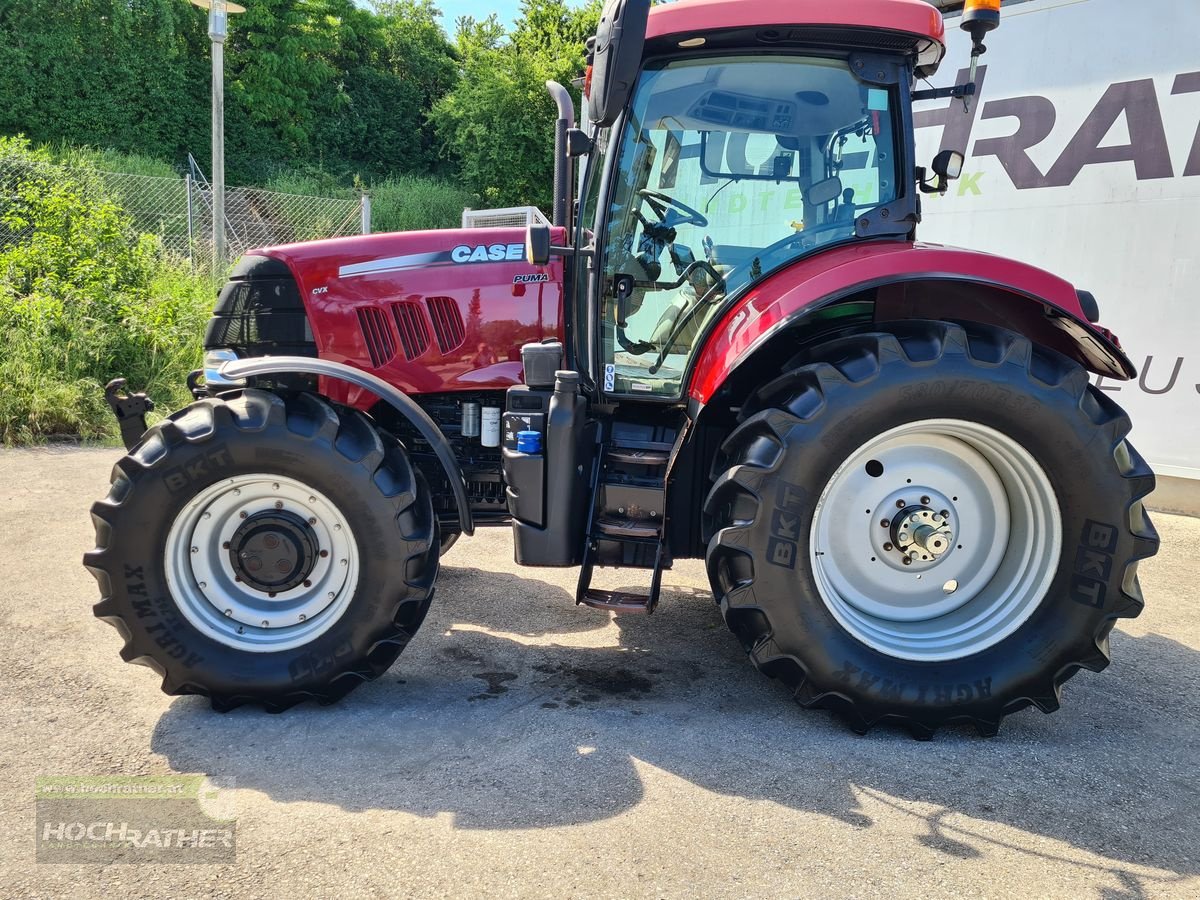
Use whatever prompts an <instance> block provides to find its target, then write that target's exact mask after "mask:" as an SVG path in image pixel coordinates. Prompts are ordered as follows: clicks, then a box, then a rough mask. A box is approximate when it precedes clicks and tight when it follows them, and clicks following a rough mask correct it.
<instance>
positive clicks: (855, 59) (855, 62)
mask: <svg viewBox="0 0 1200 900" xmlns="http://www.w3.org/2000/svg"><path fill="white" fill-rule="evenodd" d="M850 71H851V72H853V73H854V77H855V78H857V79H858V80H859V81H861V82H863V83H864V84H878V85H892V84H899V83H900V81H901V80H902V79H903V78H904V77H905V76H906V75H907V73H908V69H907V68H906V67H905V65H904V63H903V62H901V61H900V60H899V59H898V58H897V57H895V56H888V55H885V54H882V53H851V54H850Z"/></svg>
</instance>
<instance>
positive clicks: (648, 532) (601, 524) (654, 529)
mask: <svg viewBox="0 0 1200 900" xmlns="http://www.w3.org/2000/svg"><path fill="white" fill-rule="evenodd" d="M596 531H598V532H599V534H598V535H597V537H600V536H603V537H607V538H614V539H618V540H619V539H621V538H632V539H634V540H641V541H654V542H657V541H658V540H659V538H661V537H662V531H661V530H660V529H659V527H658V524H657V523H655V522H647V521H644V520H638V519H604V518H600V519H597V520H596Z"/></svg>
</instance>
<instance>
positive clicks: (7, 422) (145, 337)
mask: <svg viewBox="0 0 1200 900" xmlns="http://www.w3.org/2000/svg"><path fill="white" fill-rule="evenodd" d="M0 173H3V175H2V176H0V338H2V339H3V340H4V342H5V346H6V350H5V353H4V356H3V358H2V359H0V385H3V390H0V441H2V442H3V443H6V444H13V443H24V442H28V441H32V440H36V439H38V438H43V437H48V436H54V435H70V436H79V437H83V438H108V437H111V436H112V435H113V434H114V433H115V427H114V423H113V421H112V419H111V414H110V413H109V412H108V411H107V409H106V407H105V405H104V401H103V387H104V384H105V383H106V382H107V381H108V380H109V379H111V378H113V377H115V376H117V375H124V376H126V377H128V378H129V380H130V383H131V384H134V385H137V386H138V387H144V388H145V389H146V390H148V392H149V393H150V394H151V395H152V396H154V397H155V399H156V400H158V401H159V402H160V404H161V405H162V406H165V407H166V408H173V407H176V406H179V405H182V404H183V403H186V402H187V399H188V398H187V393H186V387H185V384H184V377H185V376H186V374H187V372H188V371H190V370H191V369H193V368H195V367H196V366H197V365H198V364H199V361H200V355H201V350H200V340H199V336H200V334H201V331H202V328H203V324H204V321H205V320H206V319H207V317H208V315H209V313H210V310H211V297H212V294H211V283H210V282H209V281H208V280H207V279H203V278H196V277H193V276H192V275H191V274H190V273H189V272H188V271H187V270H186V268H183V266H182V263H179V262H175V261H172V260H170V259H168V258H167V257H166V256H165V255H164V254H163V252H162V248H161V245H160V243H159V241H158V239H157V238H155V237H154V236H151V235H146V234H137V233H136V232H135V231H134V230H133V229H132V227H131V225H130V222H129V220H128V218H127V217H126V216H125V215H124V214H123V213H122V212H121V210H120V208H119V207H118V206H117V205H116V204H115V203H114V202H113V200H112V199H111V198H109V197H108V196H106V195H105V193H104V190H103V187H102V185H101V182H100V181H99V180H98V179H97V178H95V177H94V176H91V175H89V174H88V173H87V172H86V171H78V170H71V171H68V170H67V169H65V168H64V167H62V166H60V165H57V164H55V163H54V162H53V161H52V159H51V157H50V155H49V154H48V153H47V152H46V151H39V150H31V149H30V148H29V145H28V142H26V141H25V140H24V139H22V138H15V139H5V138H0Z"/></svg>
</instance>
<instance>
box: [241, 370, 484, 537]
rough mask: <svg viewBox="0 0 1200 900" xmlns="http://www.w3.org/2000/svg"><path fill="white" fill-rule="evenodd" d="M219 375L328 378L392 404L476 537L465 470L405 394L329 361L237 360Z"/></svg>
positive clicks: (437, 430)
mask: <svg viewBox="0 0 1200 900" xmlns="http://www.w3.org/2000/svg"><path fill="white" fill-rule="evenodd" d="M220 374H221V377H222V378H224V379H226V380H230V381H236V380H240V379H242V378H253V377H255V376H257V375H285V374H300V375H321V376H324V377H325V378H334V379H337V380H339V381H345V382H348V383H350V384H353V385H355V386H357V387H360V388H363V389H365V390H368V391H370V392H371V393H373V394H375V396H377V397H378V398H379V399H380V400H383V401H384V402H385V403H388V404H390V405H391V406H392V407H393V408H394V409H395V410H396V411H397V412H398V413H400V415H402V416H404V418H406V419H408V421H410V422H411V423H412V424H413V427H414V428H416V429H417V431H418V432H419V433H420V435H421V437H423V438H424V439H425V440H427V441H428V442H429V446H430V447H432V448H433V452H434V453H435V454H437V458H438V462H440V463H441V464H442V468H443V469H444V470H445V472H446V478H447V479H448V480H449V481H450V486H451V488H452V489H453V490H454V502H455V504H456V505H457V506H458V519H459V522H460V524H461V526H462V531H463V534H474V533H475V521H474V519H473V518H472V517H471V504H470V501H469V500H468V499H467V482H466V479H465V478H464V477H463V473H462V468H460V467H459V465H458V459H457V458H455V456H454V451H453V449H451V447H450V442H449V441H447V440H446V436H445V435H444V434H442V430H441V429H440V428H438V426H437V423H436V422H434V421H433V419H431V418H430V417H429V414H428V413H426V412H425V410H423V409H421V407H420V406H418V405H417V404H416V403H415V402H413V400H412V398H411V397H409V396H408V395H407V394H405V393H404V392H403V391H401V390H399V389H397V388H395V387H393V386H392V385H390V384H388V383H387V382H386V381H384V380H383V379H382V378H379V377H377V376H375V375H372V374H371V373H370V372H364V371H362V370H361V369H355V368H354V367H352V366H347V365H344V364H342V363H336V362H332V361H330V360H327V359H310V358H308V357H305V356H264V357H260V358H256V359H241V360H234V361H230V362H227V363H225V364H224V365H223V366H221V369H220Z"/></svg>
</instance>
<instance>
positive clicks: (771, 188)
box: [589, 55, 897, 397]
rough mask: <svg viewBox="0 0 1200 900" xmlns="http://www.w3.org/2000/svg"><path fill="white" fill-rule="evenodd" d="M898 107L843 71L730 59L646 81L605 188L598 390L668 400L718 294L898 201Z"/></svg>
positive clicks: (682, 67)
mask: <svg viewBox="0 0 1200 900" xmlns="http://www.w3.org/2000/svg"><path fill="white" fill-rule="evenodd" d="M894 108H895V98H894V96H893V94H892V93H891V92H890V91H889V90H888V89H887V88H882V87H875V86H871V85H866V84H863V83H862V82H860V81H858V79H856V78H855V77H854V76H853V75H852V74H851V72H850V69H849V66H848V65H847V63H846V62H845V61H842V60H832V59H820V58H798V57H771V56H763V55H756V56H727V57H717V58H705V59H689V60H686V61H683V60H680V61H674V62H669V63H666V64H664V65H661V66H660V67H657V68H652V69H648V70H646V71H644V72H643V73H642V77H641V81H640V82H639V85H638V89H637V93H636V94H635V96H634V99H633V102H632V104H631V107H630V111H629V114H628V116H627V118H626V121H625V125H624V129H623V131H622V133H621V134H620V136H619V141H620V144H619V148H617V152H618V154H619V155H618V157H617V160H616V163H615V165H614V167H613V169H614V171H613V173H612V185H611V189H610V192H609V198H610V201H609V204H608V210H607V215H608V218H607V232H606V233H605V238H604V247H603V248H602V249H603V257H602V258H603V266H604V269H603V279H602V287H601V290H602V296H603V302H602V308H601V316H602V322H603V325H602V329H603V331H602V335H601V341H602V354H603V362H604V363H605V368H604V372H603V386H604V389H605V390H606V391H607V392H610V393H633V394H651V395H658V396H670V397H676V396H678V395H679V393H680V390H681V384H682V379H683V374H684V370H685V368H686V366H687V363H688V359H689V356H690V354H691V353H692V350H693V345H694V344H695V341H696V339H697V338H698V336H699V335H700V334H701V333H702V331H703V328H704V325H705V324H706V322H707V321H708V320H709V319H710V318H711V317H712V315H713V314H714V313H715V312H716V311H717V310H718V309H720V308H721V306H722V304H723V302H724V300H725V298H726V297H728V296H729V295H731V294H733V293H734V292H736V291H738V290H739V289H741V288H743V287H745V286H746V285H748V284H750V283H752V282H754V281H757V280H758V279H760V278H761V277H763V276H764V275H766V274H769V273H770V272H772V271H773V270H775V269H778V268H779V267H780V266H783V265H786V264H787V263H789V262H792V261H793V260H795V259H797V258H798V257H800V256H802V255H805V254H808V253H811V252H813V251H815V250H817V249H819V248H821V247H824V246H827V245H829V244H831V243H833V242H838V241H844V240H847V239H850V238H853V237H854V235H855V219H856V217H857V215H858V214H859V213H861V212H863V211H865V210H868V209H871V208H873V207H875V206H878V205H881V204H884V203H889V202H891V201H893V200H895V199H896V186H897V178H896V152H895V142H896V137H895V129H894V125H893V121H892V115H893V110H894ZM613 138H614V143H615V142H616V138H617V135H615V134H614V135H613ZM592 199H593V198H589V200H592ZM589 205H590V204H589Z"/></svg>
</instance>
